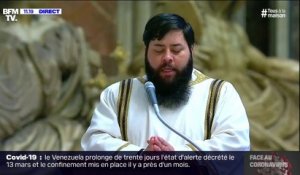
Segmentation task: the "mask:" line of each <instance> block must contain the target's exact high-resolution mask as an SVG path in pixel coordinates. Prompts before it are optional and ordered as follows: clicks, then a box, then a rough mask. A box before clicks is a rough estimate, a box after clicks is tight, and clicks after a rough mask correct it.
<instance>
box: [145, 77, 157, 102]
mask: <svg viewBox="0 0 300 175" xmlns="http://www.w3.org/2000/svg"><path fill="white" fill-rule="evenodd" d="M145 90H146V92H147V94H148V97H149V100H150V102H151V103H152V105H155V104H156V105H157V99H156V94H155V86H154V84H153V83H152V82H151V81H147V82H146V83H145Z"/></svg>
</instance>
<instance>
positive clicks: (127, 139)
mask: <svg viewBox="0 0 300 175" xmlns="http://www.w3.org/2000/svg"><path fill="white" fill-rule="evenodd" d="M143 41H144V44H145V71H146V75H145V76H143V77H138V78H132V79H128V80H123V81H120V82H117V83H114V84H112V85H110V86H109V87H107V88H106V89H105V90H104V91H102V93H101V95H100V102H99V104H98V105H97V106H96V108H95V111H94V114H93V116H92V119H91V123H90V126H89V128H88V129H87V131H86V133H85V134H84V135H83V137H82V140H81V146H82V149H83V150H88V151H195V150H198V149H200V150H201V151H247V150H249V149H250V139H249V122H248V118H247V114H246V112H245V108H244V106H243V104H242V101H241V99H240V96H239V95H238V93H237V92H236V90H235V88H234V87H233V86H232V84H231V83H229V82H225V81H223V80H215V79H213V78H210V77H207V76H205V75H204V74H203V73H201V72H200V71H199V70H196V69H194V68H193V57H192V52H193V47H194V44H195V38H194V31H193V29H192V26H191V25H190V24H189V23H188V22H186V21H185V19H183V18H182V17H181V16H179V15H176V14H168V13H163V14H158V15H155V16H153V17H152V18H151V19H150V20H149V21H148V22H147V24H146V26H145V31H144V34H143ZM147 81H151V82H152V83H153V84H154V86H155V87H156V88H155V89H156V91H155V93H156V96H157V101H158V106H159V109H160V114H161V116H162V118H163V120H164V121H165V122H166V123H168V124H169V125H170V126H171V127H172V128H173V129H174V130H176V131H178V132H179V133H181V134H182V135H184V136H185V137H187V138H188V139H190V140H191V141H192V142H193V144H191V143H190V142H189V141H187V140H186V139H184V138H182V137H180V136H178V135H177V134H176V133H174V132H173V131H172V130H170V129H169V128H168V127H166V126H165V125H164V124H163V123H162V122H161V121H160V120H159V119H158V118H157V116H156V113H155V111H154V109H153V106H152V104H151V102H149V100H148V98H147V93H146V90H145V88H144V84H145V82H147ZM200 150H199V151H200Z"/></svg>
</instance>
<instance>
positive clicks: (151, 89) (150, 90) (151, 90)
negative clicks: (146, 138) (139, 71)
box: [145, 81, 201, 151]
mask: <svg viewBox="0 0 300 175" xmlns="http://www.w3.org/2000/svg"><path fill="white" fill-rule="evenodd" d="M145 90H146V92H147V94H148V99H149V101H150V102H151V104H152V106H153V108H154V111H155V114H156V116H157V118H158V119H159V120H160V121H161V122H162V123H163V124H164V125H165V126H166V127H167V128H169V129H170V130H171V131H173V132H174V133H175V134H177V135H179V136H180V137H181V138H183V139H184V140H186V141H187V142H189V143H190V144H192V145H193V146H194V147H195V148H197V149H198V151H201V149H200V148H199V147H198V146H197V145H196V144H195V143H194V142H192V141H191V140H190V139H188V138H187V137H185V136H184V135H182V134H181V133H179V132H177V131H176V130H175V129H173V128H172V127H171V126H169V125H168V124H167V123H166V122H165V121H164V120H163V119H162V118H161V115H160V112H159V108H158V103H157V98H156V94H155V86H154V84H153V83H152V82H151V81H147V82H146V83H145Z"/></svg>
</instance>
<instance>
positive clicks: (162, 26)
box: [143, 13, 195, 50]
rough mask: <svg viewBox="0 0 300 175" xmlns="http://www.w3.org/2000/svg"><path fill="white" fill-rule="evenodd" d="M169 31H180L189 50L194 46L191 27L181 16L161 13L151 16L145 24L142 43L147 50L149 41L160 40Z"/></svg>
mask: <svg viewBox="0 0 300 175" xmlns="http://www.w3.org/2000/svg"><path fill="white" fill-rule="evenodd" d="M170 30H181V31H182V32H183V35H184V38H185V40H186V42H187V44H188V46H189V48H190V50H191V48H192V47H193V45H194V44H195V37H194V31H193V28H192V26H191V25H190V24H189V23H187V22H186V21H185V20H184V19H183V18H182V17H181V16H179V15H177V14H172V13H161V14H157V15H155V16H153V17H152V18H151V19H150V20H149V21H148V22H147V24H146V26H145V31H144V34H143V41H144V44H145V46H146V48H148V46H149V43H150V41H151V40H155V39H158V40H161V39H162V38H163V37H164V36H165V34H166V33H168V32H169V31H170Z"/></svg>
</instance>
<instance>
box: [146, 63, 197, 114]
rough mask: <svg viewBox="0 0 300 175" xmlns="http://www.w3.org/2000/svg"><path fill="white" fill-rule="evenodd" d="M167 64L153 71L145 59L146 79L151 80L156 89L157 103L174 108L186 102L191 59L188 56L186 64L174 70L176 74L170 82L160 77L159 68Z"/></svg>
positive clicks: (189, 91)
mask: <svg viewBox="0 0 300 175" xmlns="http://www.w3.org/2000/svg"><path fill="white" fill-rule="evenodd" d="M165 66H167V64H164V65H162V66H161V67H159V69H158V70H157V71H155V70H154V69H153V68H152V67H151V65H150V64H149V62H148V59H147V58H146V59H145V71H146V75H147V78H148V81H151V82H152V83H153V84H154V86H155V89H156V96H157V101H158V104H159V105H162V106H164V107H167V108H176V107H179V106H180V105H184V104H186V103H187V102H188V99H189V97H190V93H191V90H190V85H189V82H190V80H191V77H192V72H193V59H192V57H190V58H189V61H188V63H187V65H186V66H185V67H184V69H183V70H181V71H179V70H176V75H175V77H174V79H173V80H172V81H171V82H166V81H165V80H163V79H162V78H161V77H160V75H159V74H160V70H161V69H162V68H163V67H165Z"/></svg>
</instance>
